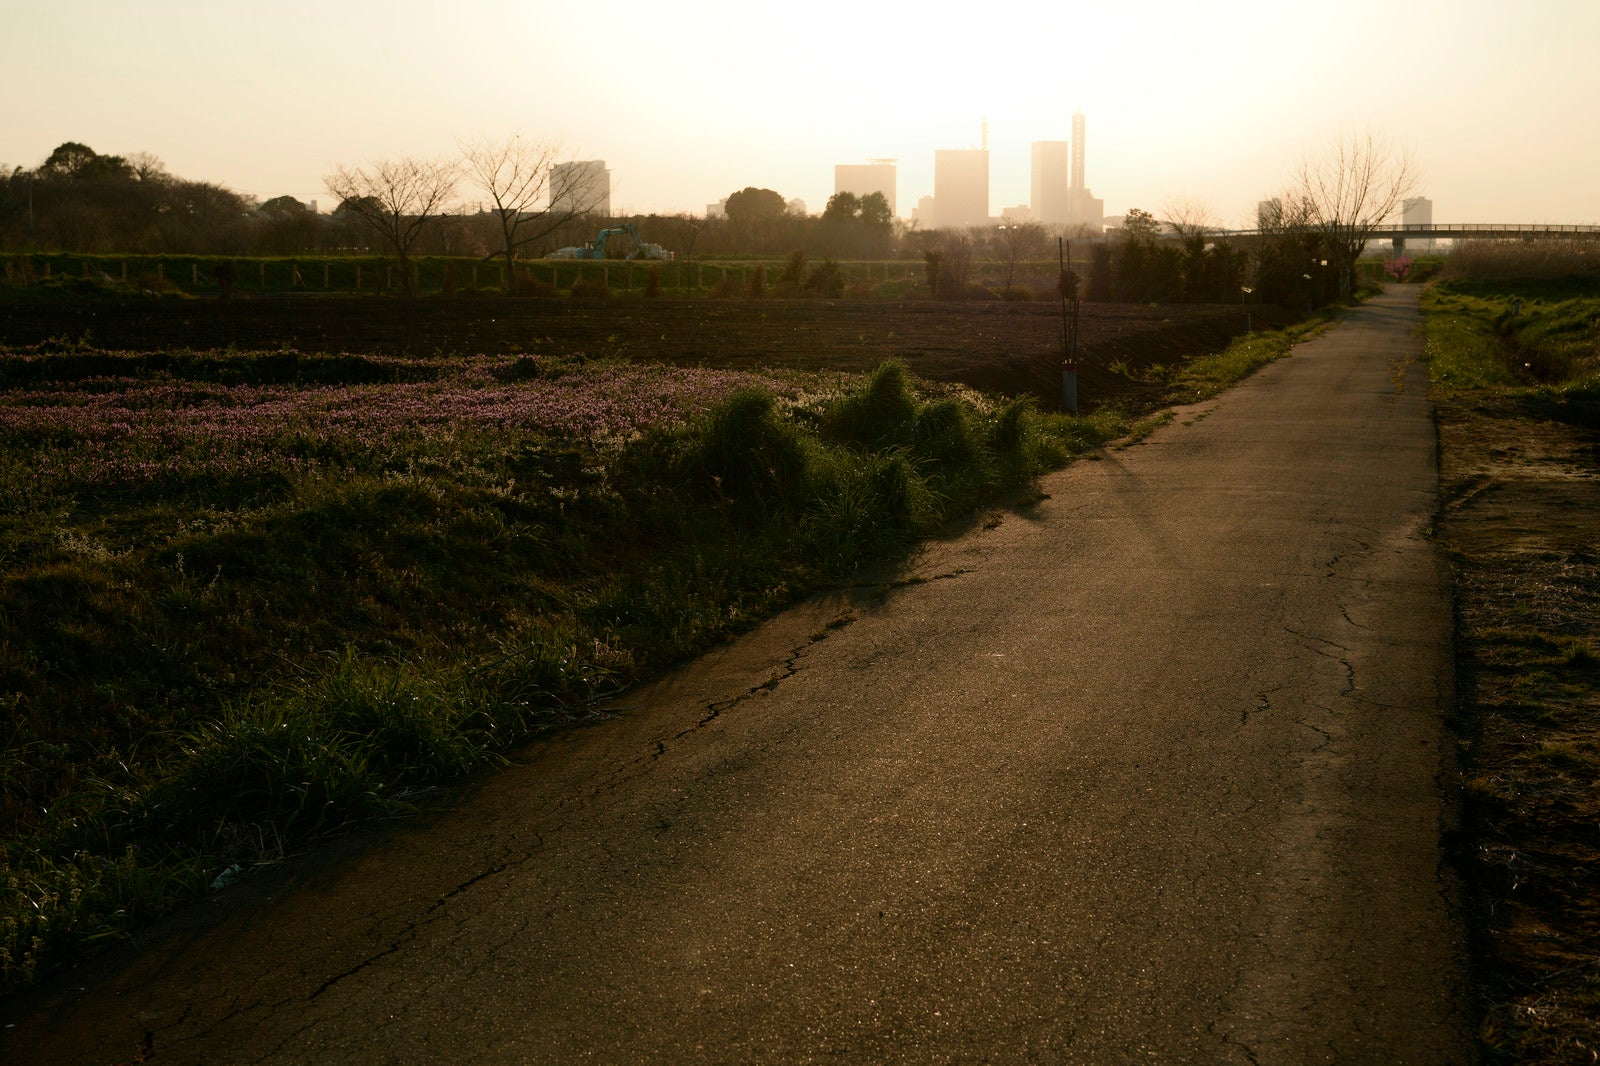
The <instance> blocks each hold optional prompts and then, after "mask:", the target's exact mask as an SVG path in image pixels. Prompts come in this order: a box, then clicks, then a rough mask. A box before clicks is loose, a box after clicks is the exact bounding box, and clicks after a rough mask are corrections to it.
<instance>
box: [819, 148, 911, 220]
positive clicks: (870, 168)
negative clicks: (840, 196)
mask: <svg viewBox="0 0 1600 1066" xmlns="http://www.w3.org/2000/svg"><path fill="white" fill-rule="evenodd" d="M896 162H897V161H896V160H893V159H874V160H871V161H870V162H867V163H859V164H857V163H839V164H837V165H836V166H835V167H834V168H833V191H834V193H835V194H837V193H841V192H847V193H850V194H851V195H852V196H855V197H857V198H859V197H862V196H867V195H870V194H871V193H875V192H877V193H882V194H883V198H884V199H885V200H887V201H888V202H889V215H890V217H891V218H898V217H899V214H900V208H899V206H898V203H899V202H898V201H897V200H896V199H895V185H896V178H895V164H896Z"/></svg>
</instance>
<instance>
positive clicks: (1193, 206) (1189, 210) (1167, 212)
mask: <svg viewBox="0 0 1600 1066" xmlns="http://www.w3.org/2000/svg"><path fill="white" fill-rule="evenodd" d="M1161 213H1162V214H1163V215H1164V216H1165V217H1164V218H1162V220H1161V221H1162V222H1164V223H1166V225H1167V226H1168V228H1170V229H1171V230H1172V232H1174V233H1176V234H1177V235H1178V236H1179V237H1205V236H1208V235H1209V234H1211V233H1213V232H1215V231H1216V230H1219V229H1221V228H1222V226H1221V224H1220V223H1219V222H1218V221H1217V217H1216V215H1215V214H1214V213H1213V212H1212V210H1211V205H1210V204H1208V203H1206V202H1205V201H1204V200H1196V199H1193V198H1191V197H1187V196H1181V197H1177V198H1176V199H1172V200H1168V201H1167V202H1166V204H1165V205H1163V206H1162V208H1161Z"/></svg>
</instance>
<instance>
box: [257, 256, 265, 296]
mask: <svg viewBox="0 0 1600 1066" xmlns="http://www.w3.org/2000/svg"><path fill="white" fill-rule="evenodd" d="M256 266H257V267H258V268H259V269H257V270H256V280H257V281H259V282H260V283H261V288H263V289H265V288H266V287H267V261H266V260H265V259H263V260H262V261H261V262H259V263H257V264H256Z"/></svg>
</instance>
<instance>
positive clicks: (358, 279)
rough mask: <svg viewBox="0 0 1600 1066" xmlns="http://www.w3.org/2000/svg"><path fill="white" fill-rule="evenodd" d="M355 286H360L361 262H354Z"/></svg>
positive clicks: (358, 287)
mask: <svg viewBox="0 0 1600 1066" xmlns="http://www.w3.org/2000/svg"><path fill="white" fill-rule="evenodd" d="M356 288H357V289H360V288H361V264H360V263H357V264H356Z"/></svg>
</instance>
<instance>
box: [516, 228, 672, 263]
mask: <svg viewBox="0 0 1600 1066" xmlns="http://www.w3.org/2000/svg"><path fill="white" fill-rule="evenodd" d="M611 237H632V238H633V243H634V244H635V245H636V246H637V247H636V248H635V249H634V250H633V251H631V252H629V253H628V256H627V257H628V258H629V259H655V260H660V261H663V262H669V261H671V259H672V253H671V252H669V251H667V250H666V249H665V248H663V247H661V245H659V244H646V243H645V242H644V241H642V240H640V239H639V230H638V228H637V227H635V226H634V224H633V223H632V222H624V223H623V224H622V225H620V226H613V227H611V228H610V229H603V230H601V231H600V232H599V233H598V234H596V235H595V238H594V240H592V241H584V242H583V244H582V246H581V247H580V246H578V245H571V246H569V247H566V248H557V249H556V250H555V251H553V252H551V253H550V254H549V255H547V256H545V258H546V259H604V258H605V257H606V241H607V240H608V239H609V238H611Z"/></svg>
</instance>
